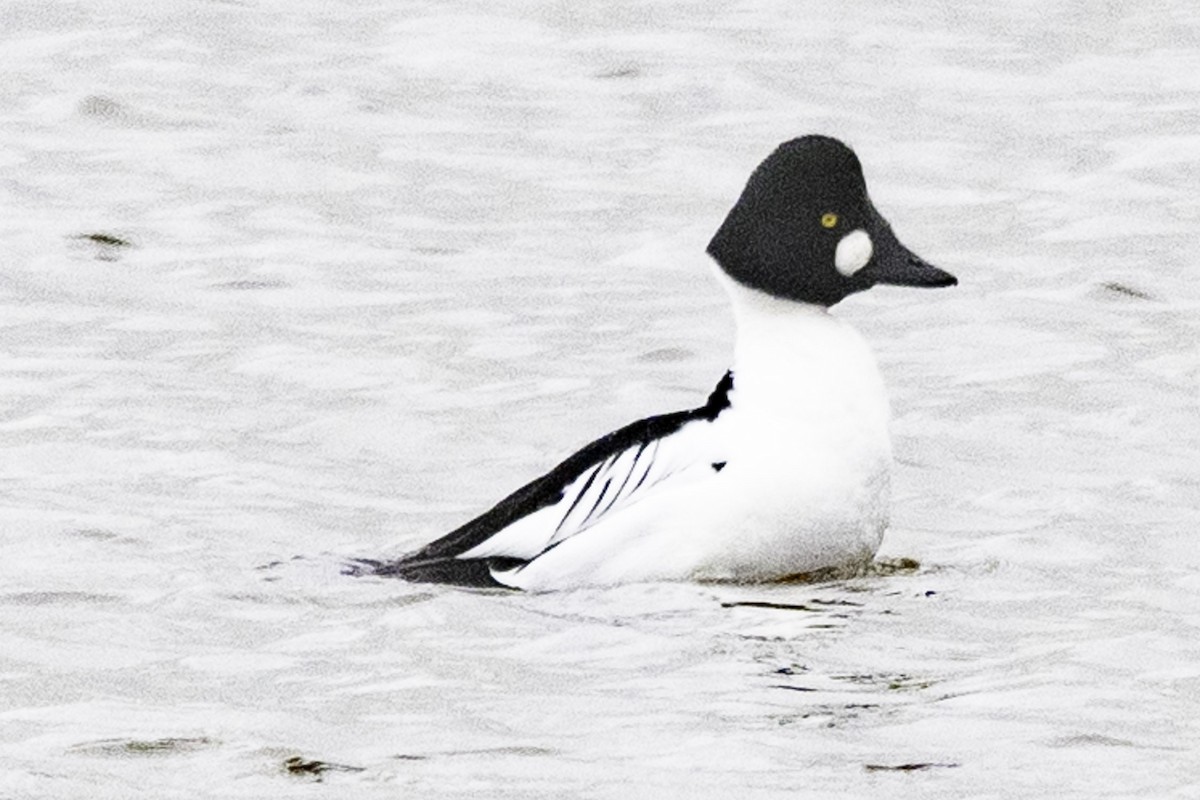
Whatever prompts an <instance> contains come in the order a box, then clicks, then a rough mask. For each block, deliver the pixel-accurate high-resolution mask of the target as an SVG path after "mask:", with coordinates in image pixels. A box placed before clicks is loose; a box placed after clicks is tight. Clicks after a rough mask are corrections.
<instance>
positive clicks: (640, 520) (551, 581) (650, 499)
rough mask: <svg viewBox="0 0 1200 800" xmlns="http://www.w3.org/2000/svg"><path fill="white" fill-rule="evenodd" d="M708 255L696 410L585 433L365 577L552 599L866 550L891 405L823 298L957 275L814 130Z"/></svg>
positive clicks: (859, 342) (877, 528)
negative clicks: (711, 315)
mask: <svg viewBox="0 0 1200 800" xmlns="http://www.w3.org/2000/svg"><path fill="white" fill-rule="evenodd" d="M789 148H790V149H789ZM780 161H783V162H785V163H779V162H780ZM831 161H832V163H831ZM793 162H795V163H793ZM798 166H799V167H800V168H801V169H799V170H797V167H798ZM804 167H806V168H807V169H803V168H804ZM814 173H815V174H814ZM797 174H799V178H800V179H799V180H796V177H797ZM855 177H857V181H855V180H854V179H855ZM845 183H849V188H848V189H847V187H846V186H844V185H841V184H845ZM764 208H766V209H769V210H770V213H765V214H764V213H763V210H764ZM814 209H815V211H814ZM821 209H826V210H825V211H821ZM781 212H783V213H781ZM793 214H794V215H795V217H796V218H795V219H792V218H791V215H793ZM814 215H816V217H819V225H820V228H818V229H817V230H816V231H815V233H814V232H812V231H810V230H809V229H808V227H807V226H808V224H809V223H810V222H814V221H816V220H814V219H809V218H810V217H814ZM831 219H832V224H831ZM843 219H844V220H845V221H846V226H845V227H844V228H843V230H841V231H833V230H832V229H834V228H836V227H837V224H838V223H839V221H840V220H843ZM798 226H804V227H803V228H802V229H801V230H800V231H797V230H795V228H797V227H798ZM822 229H823V230H822ZM824 231H829V233H825V232H824ZM806 236H815V237H817V238H820V237H824V238H826V239H827V241H825V242H822V241H816V242H810V241H807V240H805V239H804V237H806ZM709 252H710V254H712V255H713V256H714V258H715V259H716V261H717V263H718V265H719V266H720V267H721V272H722V277H723V278H724V281H723V282H724V283H725V285H726V287H727V289H728V290H729V293H730V296H731V298H732V300H733V306H734V314H735V317H736V321H737V343H736V346H735V353H734V361H733V367H732V369H731V371H730V373H729V374H727V375H726V376H725V378H724V379H723V380H722V381H721V383H720V384H719V385H718V386H717V389H716V390H715V391H714V392H713V394H712V396H710V398H709V400H708V402H707V403H706V404H705V405H704V406H701V407H699V408H697V409H694V410H692V411H685V412H677V413H674V414H667V415H663V416H659V417H651V418H648V419H645V420H641V421H640V422H636V423H633V424H632V425H628V426H626V427H625V428H622V429H620V430H618V431H615V432H613V433H611V434H609V435H608V436H605V437H603V438H602V439H599V440H597V441H595V442H593V443H592V444H590V445H588V446H587V447H585V448H583V449H582V450H580V451H579V452H578V453H576V454H575V455H574V456H572V457H571V458H569V459H567V460H566V461H565V462H563V463H562V464H560V465H559V466H558V467H556V468H555V469H554V470H552V471H551V472H549V473H547V474H546V475H544V476H543V477H541V478H539V479H537V480H535V481H533V482H532V483H530V484H528V485H526V486H524V487H522V488H521V489H519V490H517V491H516V492H514V493H513V494H512V495H510V496H509V497H507V498H505V499H504V500H502V501H501V502H500V503H499V504H498V505H497V506H495V507H494V508H493V509H491V510H490V511H488V512H487V513H485V514H483V515H482V516H480V517H478V518H476V519H474V520H472V521H471V522H468V523H467V524H466V525H464V526H462V527H461V528H459V529H457V530H456V531H453V532H451V533H450V534H448V535H446V536H444V537H442V538H441V539H438V540H437V541H435V542H432V543H430V544H429V545H427V546H426V547H424V548H422V549H421V550H420V551H418V552H416V553H414V554H412V555H410V556H407V557H405V558H403V559H401V560H399V561H397V562H393V563H391V564H386V565H381V566H379V568H378V569H377V570H376V571H377V572H379V573H380V574H390V575H398V576H400V577H403V578H406V579H409V580H416V581H434V582H444V583H457V584H464V585H474V586H497V585H499V586H507V587H512V588H520V589H530V590H553V589H563V588H570V587H574V586H580V585H609V584H616V583H627V582H634V581H648V580H730V581H769V580H775V579H780V578H785V577H788V576H793V575H797V574H803V573H809V572H814V571H818V570H823V569H826V568H832V567H843V566H849V565H853V564H858V563H863V562H865V561H867V560H869V559H870V558H871V557H872V556H873V555H874V553H875V551H876V550H877V549H878V547H879V544H880V542H881V541H882V537H883V532H884V529H885V528H886V526H887V519H888V501H889V486H890V478H889V473H890V466H891V443H890V439H889V435H888V417H889V411H888V404H887V399H886V395H885V392H884V387H883V381H882V379H881V377H880V375H879V371H878V369H877V367H876V365H875V360H874V358H873V357H872V355H871V352H870V350H869V348H868V347H867V345H866V343H865V342H864V341H863V339H862V338H861V337H860V336H859V335H858V334H857V333H856V332H855V331H854V330H853V329H852V328H851V327H850V326H849V325H847V324H846V323H844V322H842V321H841V320H839V319H837V318H836V317H834V316H833V315H831V314H830V313H829V311H828V306H829V305H832V304H833V303H835V302H837V300H840V299H841V298H842V297H844V296H845V295H846V294H849V293H851V292H853V291H858V290H861V289H863V288H867V287H868V286H870V285H872V284H873V283H878V282H895V283H902V284H909V285H948V284H949V283H952V282H953V280H954V279H953V278H952V277H951V276H949V275H948V274H946V273H944V272H941V271H940V270H936V269H935V268H933V267H930V266H929V265H928V264H925V263H924V262H923V261H920V259H917V258H916V257H915V256H913V255H912V254H911V253H910V252H909V251H908V250H906V249H905V248H903V246H902V245H900V243H899V242H898V241H896V240H895V237H894V236H893V235H892V234H891V231H890V228H888V227H887V224H886V223H885V222H883V220H882V218H881V217H879V216H878V212H875V211H874V207H873V206H871V205H870V201H869V200H868V199H867V198H866V193H865V187H864V186H863V184H862V178H861V169H860V168H859V167H858V162H857V159H856V158H854V156H853V153H851V152H850V151H849V149H848V148H845V146H844V145H841V143H839V142H836V141H835V140H832V139H826V138H824V137H805V138H804V139H798V140H795V141H793V142H790V143H787V144H785V145H783V146H782V147H781V148H780V149H779V150H778V151H776V154H774V155H773V156H772V157H771V159H768V160H767V161H766V162H764V164H763V165H762V166H761V167H759V170H757V171H756V172H755V175H754V176H752V178H751V181H750V184H749V185H748V186H747V189H746V192H745V193H743V196H742V198H741V200H739V203H738V205H737V206H735V207H734V210H733V211H731V212H730V215H729V218H727V220H726V222H725V224H724V225H723V226H722V228H721V230H720V231H718V234H717V236H716V238H714V240H713V243H712V244H711V245H710V247H709ZM797 259H798V260H799V263H798V264H797V263H791V262H795V261H797ZM821 261H828V262H829V263H828V264H822V263H812V262H821ZM806 262H807V263H806ZM872 268H874V270H873V271H872ZM889 270H890V271H889Z"/></svg>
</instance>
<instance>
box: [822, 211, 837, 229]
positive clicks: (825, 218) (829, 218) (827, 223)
mask: <svg viewBox="0 0 1200 800" xmlns="http://www.w3.org/2000/svg"><path fill="white" fill-rule="evenodd" d="M837 219H838V217H837V214H835V213H833V212H832V211H830V212H827V213H825V214H822V215H821V227H822V228H832V227H833V226H835V225H837Z"/></svg>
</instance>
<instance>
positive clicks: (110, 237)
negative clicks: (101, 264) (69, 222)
mask: <svg viewBox="0 0 1200 800" xmlns="http://www.w3.org/2000/svg"><path fill="white" fill-rule="evenodd" d="M71 238H73V239H75V240H76V241H79V242H85V243H87V244H90V245H93V246H94V247H95V251H94V256H95V258H96V260H97V261H116V260H117V259H119V258H120V257H121V251H122V250H124V249H126V248H129V247H133V242H132V241H131V240H129V239H126V238H125V237H123V236H118V235H116V234H115V233H105V232H103V231H93V232H92V233H80V234H76V235H75V236H73V237H71Z"/></svg>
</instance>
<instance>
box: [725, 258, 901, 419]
mask: <svg viewBox="0 0 1200 800" xmlns="http://www.w3.org/2000/svg"><path fill="white" fill-rule="evenodd" d="M721 278H722V283H723V284H724V285H725V288H726V290H727V291H728V292H729V295H730V297H731V299H732V300H733V312H734V318H735V320H736V322H737V343H736V345H735V348H734V359H733V380H734V392H735V395H734V402H735V403H736V404H738V405H742V406H753V407H754V409H755V410H757V411H763V412H770V413H774V414H779V415H783V416H795V415H802V416H803V415H808V416H809V417H810V419H813V418H821V417H826V416H829V415H830V414H832V415H835V416H839V417H841V416H843V415H845V414H846V413H851V414H865V415H867V416H869V417H871V418H873V419H875V420H878V419H879V417H880V416H881V415H882V419H883V422H884V424H886V419H887V416H888V409H887V401H886V397H885V395H884V391H883V381H882V378H881V377H880V375H879V370H878V367H876V365H875V359H874V357H873V356H872V355H871V351H870V349H869V348H868V347H867V344H866V342H865V341H863V338H862V337H861V336H859V334H858V333H857V332H856V331H855V330H854V329H853V328H851V327H850V326H849V325H848V324H847V323H845V322H843V321H841V320H840V319H838V318H837V317H835V316H833V315H832V314H830V313H829V310H828V309H827V308H825V307H824V306H820V305H814V304H809V303H800V302H796V301H792V300H780V299H778V298H775V297H772V296H770V295H768V294H765V293H763V292H760V291H757V290H755V289H750V288H747V287H744V286H742V285H740V284H738V283H736V282H734V281H732V280H731V279H729V278H728V277H726V276H724V275H722V276H721ZM814 421H815V420H814Z"/></svg>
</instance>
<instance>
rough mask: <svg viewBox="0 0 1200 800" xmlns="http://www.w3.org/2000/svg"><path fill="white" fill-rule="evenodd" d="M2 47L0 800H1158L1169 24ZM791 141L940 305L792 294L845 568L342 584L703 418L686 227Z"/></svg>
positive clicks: (1166, 476) (1188, 351)
mask: <svg viewBox="0 0 1200 800" xmlns="http://www.w3.org/2000/svg"><path fill="white" fill-rule="evenodd" d="M0 31H2V32H3V33H0V37H2V41H0V76H2V79H0V131H2V132H3V136H2V137H0V197H2V203H3V205H2V208H3V214H0V259H2V264H0V373H2V379H0V490H2V492H3V494H2V497H3V503H2V504H0V541H2V542H3V558H2V559H0V797H4V798H26V797H30V798H32V797H57V798H73V797H89V798H91V797H98V796H100V797H103V796H113V797H117V796H120V797H128V796H133V795H137V794H146V795H148V796H150V795H152V796H155V797H189V798H193V797H221V798H229V797H264V796H271V797H300V796H305V797H307V796H318V795H319V796H324V795H325V794H326V793H327V792H329V791H332V792H335V793H336V794H337V795H338V796H354V797H395V796H397V792H407V794H409V795H413V796H449V797H454V796H458V797H468V796H471V797H474V796H482V795H484V794H486V795H487V796H510V797H522V798H525V797H547V798H549V797H555V798H560V797H576V796H578V797H618V796H619V797H628V796H646V797H649V796H655V797H660V796H666V797H689V798H690V797H722V798H724V797H731V796H736V797H776V796H783V795H784V794H785V793H787V794H789V795H793V796H803V797H839V798H843V797H864V798H866V797H870V798H876V797H881V796H900V797H948V798H960V797H1035V796H1045V797H1049V796H1053V797H1056V798H1068V797H1080V798H1095V797H1179V798H1188V797H1200V758H1198V757H1197V751H1198V750H1200V545H1198V544H1197V542H1198V538H1197V537H1198V535H1200V534H1198V532H1197V523H1198V522H1200V479H1198V475H1200V470H1198V465H1200V455H1197V453H1198V452H1200V415H1198V411H1200V399H1198V398H1200V288H1198V287H1200V281H1198V280H1197V274H1196V273H1197V270H1196V266H1197V255H1196V254H1197V252H1198V251H1200V200H1198V199H1197V198H1198V195H1197V192H1196V187H1197V185H1200V134H1198V133H1197V130H1200V127H1198V123H1200V12H1198V11H1197V10H1196V8H1195V4H1194V3H1191V2H1185V0H1172V2H1168V3H1162V4H1157V5H1154V6H1149V5H1146V4H1139V3H1134V2H1120V1H1119V0H1118V1H1117V2H1110V3H1106V4H1102V5H1099V6H1098V5H1096V4H1087V3H1082V2H1078V3H1068V2H1061V3H1041V2H1039V3H1034V2H1027V3H1013V4H1005V5H1003V6H997V7H994V8H990V9H983V8H980V7H972V8H970V9H969V10H965V7H964V10H958V9H957V7H955V6H953V5H947V4H941V3H932V2H928V1H927V0H923V1H922V2H915V3H893V4H890V5H889V6H887V7H878V6H875V7H871V8H870V10H869V11H868V10H867V8H866V7H863V8H854V7H846V6H841V5H836V6H831V5H830V4H828V3H824V4H822V3H794V2H788V3H782V2H780V3H774V4H772V3H744V4H737V3H694V4H686V3H676V4H666V3H663V4H633V3H627V4H594V6H583V7H577V6H576V5H573V4H567V3H546V2H535V1H531V2H516V1H515V0H509V2H504V3H477V4H471V3H458V4H449V3H425V4H422V3H408V4H376V5H371V4H366V3H336V2H334V3H330V2H322V3H316V2H298V3H288V4H284V3H281V2H273V1H271V0H264V1H263V2H251V3H239V2H204V3H199V2H197V3H184V2H179V1H178V0H172V1H171V2H161V3H155V4H143V5H140V6H130V5H128V4H118V3H115V2H107V3H106V2H96V3H91V4H86V5H84V4H68V3H57V4H47V3H44V2H22V1H21V0H8V2H6V3H5V4H4V5H3V7H2V8H0ZM811 131H821V132H826V133H832V134H835V135H838V136H841V137H843V138H845V139H846V140H847V141H849V142H850V143H851V144H853V145H854V146H855V147H856V149H857V150H858V151H859V154H860V155H861V157H862V159H863V161H864V164H865V166H866V170H867V176H868V180H869V181H870V182H871V186H872V191H873V195H874V197H875V200H876V202H877V203H878V205H879V206H880V207H881V208H882V209H883V211H884V213H885V214H887V215H888V216H889V217H890V218H891V220H892V222H893V223H894V224H895V226H896V228H897V230H898V231H899V232H900V234H901V236H902V237H903V238H904V240H905V241H906V242H907V243H908V244H910V245H911V246H912V247H913V248H914V249H915V250H917V252H919V253H921V254H922V255H924V256H926V257H927V258H929V259H930V260H931V261H933V262H934V263H937V264H939V265H941V266H943V267H945V268H947V269H949V270H951V271H952V272H955V273H956V274H958V276H959V277H960V279H961V285H960V286H959V287H958V288H956V289H954V290H947V291H941V292H916V291H907V292H906V291H903V290H897V289H880V290H877V291H876V292H874V293H871V294H868V295H864V296H857V297H854V298H851V299H850V300H848V301H846V302H845V303H843V304H842V305H840V306H839V307H838V309H837V311H838V313H840V314H841V315H842V316H844V317H845V318H847V319H849V320H851V321H852V322H853V323H854V324H856V325H857V326H858V327H859V328H860V329H862V330H863V331H864V333H865V334H866V335H867V336H868V338H869V339H870V340H871V341H872V343H873V344H874V345H875V347H876V350H877V352H878V354H879V358H880V361H881V365H882V368H883V370H884V372H885V375H886V377H887V379H888V381H889V384H890V388H891V392H892V397H893V404H894V407H895V412H896V423H895V434H896V445H897V448H896V449H897V458H898V464H897V471H896V476H895V485H896V498H895V508H894V518H893V526H892V529H891V531H890V532H889V534H888V537H887V540H886V542H885V545H884V552H883V553H882V554H881V556H882V557H883V558H884V559H886V560H887V561H888V562H889V563H890V564H891V565H892V566H890V567H886V566H885V567H882V568H880V569H879V570H877V571H876V572H875V573H874V574H872V575H868V576H864V577H861V578H856V579H852V580H846V581H842V582H837V583H829V584H815V585H792V586H774V587H737V586H698V585H684V584H681V585H643V586H627V587H621V588H616V589H611V590H603V591H601V590H586V591H577V592H565V593H559V594H548V595H536V596H532V595H519V594H489V593H475V592H468V591H459V590H453V589H443V588H429V587H414V586H409V585H404V584H402V583H398V582H390V581H384V580H377V579H357V580H356V579H351V578H347V577H345V576H343V575H341V574H340V572H339V564H340V563H341V561H342V560H343V559H345V558H346V557H349V556H360V555H370V556H381V555H396V554H399V553H401V552H403V551H405V550H407V549H409V548H411V547H413V546H415V545H417V544H420V543H422V542H424V541H426V540H427V539H429V538H432V537H433V536H436V535H438V534H440V533H442V532H444V531H445V530H446V529H448V528H449V527H451V526H453V525H455V524H457V523H458V522H461V521H462V520H464V519H465V518H467V517H468V516H470V515H472V514H473V513H475V512H478V511H480V510H482V509H483V508H485V507H486V506H487V505H488V504H490V503H491V502H492V501H494V500H496V499H498V498H499V497H500V496H501V495H503V494H504V493H506V492H507V491H509V490H511V489H512V488H514V487H515V486H516V485H518V484H520V483H523V482H524V481H525V480H527V479H528V478H530V477H532V476H534V475H536V474H537V473H538V472H539V471H540V470H542V469H544V468H546V467H548V466H550V465H552V464H554V463H556V462H557V460H558V459H560V458H561V457H562V456H564V455H566V454H567V453H569V452H570V451H571V450H572V449H573V448H574V447H576V446H578V445H580V444H582V443H584V442H586V441H588V440H590V439H591V438H593V437H595V436H596V435H598V434H600V433H603V432H604V431H606V430H608V429H610V428H612V427H614V426H616V425H619V424H622V423H624V422H627V421H629V420H631V419H634V418H637V417H640V416H644V415H646V414H649V413H654V412H659V411H664V410H669V409H672V408H682V407H687V406H690V405H692V404H694V403H696V402H698V401H699V400H701V399H702V398H703V397H704V396H705V394H706V393H707V391H708V390H709V388H710V387H711V385H712V384H713V383H714V382H715V381H716V379H717V378H718V377H719V376H720V375H721V373H722V372H723V370H724V369H725V367H726V366H727V360H728V357H729V354H730V337H731V333H732V326H731V322H730V320H729V314H728V311H727V309H726V306H725V299H724V297H723V296H722V294H721V292H720V290H719V289H718V287H717V286H716V285H715V283H714V282H713V281H712V280H711V279H710V278H709V277H708V274H707V270H708V266H707V263H706V258H705V256H704V255H703V250H704V245H705V244H706V243H707V239H708V236H709V235H710V234H711V232H712V231H713V230H714V229H715V227H716V225H717V224H718V223H719V222H720V220H721V219H722V217H723V215H724V213H725V211H726V209H727V208H728V206H729V205H730V204H731V203H732V201H733V199H734V198H735V197H736V194H737V192H738V191H739V190H740V188H741V185H742V182H743V181H744V180H745V178H746V176H747V175H748V173H749V171H750V169H752V168H753V166H754V165H755V164H756V163H757V162H758V160H759V159H760V158H761V157H763V156H764V155H765V154H766V153H767V152H769V151H770V149H771V148H772V147H774V145H775V144H776V143H777V142H779V141H781V140H782V139H785V138H789V137H791V136H794V135H797V134H800V133H805V132H811ZM903 559H911V560H914V561H915V562H918V563H919V566H918V567H915V568H914V567H913V566H912V565H907V566H906V562H904V561H903Z"/></svg>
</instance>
